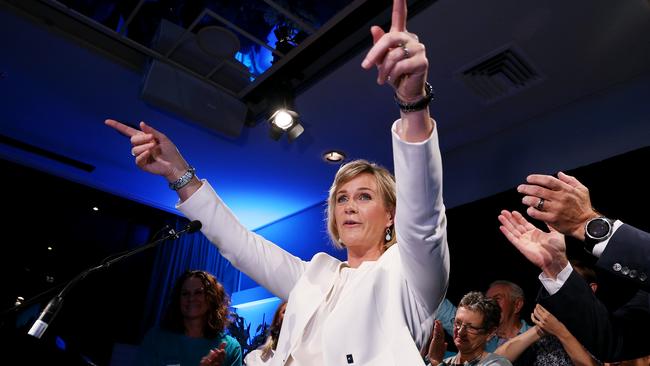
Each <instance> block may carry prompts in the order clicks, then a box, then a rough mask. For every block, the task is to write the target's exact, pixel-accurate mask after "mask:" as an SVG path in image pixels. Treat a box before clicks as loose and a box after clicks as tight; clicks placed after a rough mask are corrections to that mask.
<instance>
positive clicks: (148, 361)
mask: <svg viewBox="0 0 650 366" xmlns="http://www.w3.org/2000/svg"><path fill="white" fill-rule="evenodd" d="M221 343H226V348H225V349H226V358H225V361H224V363H223V366H241V364H242V354H241V347H240V346H239V342H237V340H236V339H235V338H233V337H231V336H229V335H226V334H223V335H220V336H218V337H216V338H212V339H207V338H192V337H188V336H186V335H184V334H178V333H173V332H170V331H167V330H163V329H160V328H152V329H150V330H149V331H148V332H147V334H146V335H145V336H144V339H143V340H142V344H141V346H140V351H139V353H138V363H137V364H138V365H146V366H199V363H200V362H201V358H203V357H204V356H206V355H207V354H208V353H209V352H210V350H212V349H214V348H219V345H220V344H221Z"/></svg>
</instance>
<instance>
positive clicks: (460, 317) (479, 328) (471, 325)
mask: <svg viewBox="0 0 650 366" xmlns="http://www.w3.org/2000/svg"><path fill="white" fill-rule="evenodd" d="M500 318H501V308H499V305H498V304H497V302H496V301H494V300H493V299H489V298H487V297H485V296H484V295H483V294H482V293H480V292H470V293H468V294H466V295H465V296H463V298H462V299H461V300H460V304H458V310H457V311H456V319H454V344H455V345H456V348H458V353H457V354H456V355H455V356H452V357H448V358H446V359H444V360H443V361H442V362H439V360H440V359H441V358H442V353H443V352H444V348H443V347H437V348H436V347H432V348H431V349H438V350H441V352H438V354H437V355H436V354H431V353H430V354H429V356H428V357H429V362H430V363H431V364H432V365H444V366H458V365H464V366H493V365H495V366H496V365H499V366H501V365H512V364H511V363H510V361H508V359H506V358H504V357H501V356H499V355H497V354H494V353H490V352H487V351H485V344H486V343H487V341H488V340H489V339H490V338H491V337H493V336H494V334H495V332H496V330H497V326H498V325H499V319H500ZM433 339H434V341H435V342H444V337H436V336H435V335H434V338H433Z"/></svg>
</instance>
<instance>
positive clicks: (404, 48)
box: [400, 44, 411, 59]
mask: <svg viewBox="0 0 650 366" xmlns="http://www.w3.org/2000/svg"><path fill="white" fill-rule="evenodd" d="M400 47H402V52H403V53H404V58H405V59H406V58H409V57H411V52H409V49H408V48H407V47H406V45H405V44H400Z"/></svg>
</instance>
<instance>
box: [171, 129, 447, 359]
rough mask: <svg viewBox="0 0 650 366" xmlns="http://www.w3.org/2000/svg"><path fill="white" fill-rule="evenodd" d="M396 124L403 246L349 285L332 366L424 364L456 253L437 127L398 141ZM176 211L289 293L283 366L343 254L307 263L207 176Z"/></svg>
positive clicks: (331, 328)
mask: <svg viewBox="0 0 650 366" xmlns="http://www.w3.org/2000/svg"><path fill="white" fill-rule="evenodd" d="M400 122H401V121H399V120H398V121H397V122H395V124H393V131H392V135H393V157H394V162H395V177H396V181H397V208H396V214H395V231H396V233H397V244H395V245H393V246H391V247H390V248H389V249H388V250H386V252H384V253H383V254H382V256H381V257H380V258H379V260H378V261H377V263H375V265H374V266H372V268H371V269H370V270H369V271H364V273H363V275H362V276H355V278H354V279H352V280H351V282H349V283H347V284H346V287H345V289H344V290H343V292H342V293H341V294H340V297H339V300H338V303H337V304H336V306H335V308H334V309H333V310H332V312H331V313H330V314H329V316H328V317H327V319H326V320H325V321H324V323H323V329H322V342H323V348H322V349H323V356H324V360H323V361H324V364H325V365H328V366H329V365H332V366H334V365H409V366H411V365H423V364H424V362H423V361H422V357H421V356H420V353H419V348H420V347H421V346H422V345H423V344H424V343H425V342H426V341H427V338H428V335H429V334H430V332H431V327H432V324H433V320H434V313H435V311H436V309H437V307H438V305H439V303H440V301H442V299H443V298H444V296H445V292H446V290H447V284H448V279H449V249H448V247H447V233H446V218H445V208H444V205H443V203H442V164H441V159H440V149H439V147H438V137H437V132H436V130H435V129H434V131H433V133H432V135H431V136H430V138H429V139H427V140H426V141H424V142H421V143H407V142H404V141H401V140H400V139H399V137H398V136H397V134H396V133H395V128H397V126H398V124H399V123H400ZM177 207H178V209H179V210H180V211H181V212H183V213H184V214H185V215H186V216H187V217H188V218H189V219H191V220H200V221H201V223H203V228H202V229H201V231H202V232H203V234H205V236H206V237H207V238H208V239H209V240H210V241H211V242H212V243H214V244H215V245H216V246H217V247H218V248H219V250H220V252H221V254H222V255H223V256H224V257H225V258H226V259H228V260H229V261H230V262H231V263H232V264H233V265H234V266H235V267H237V268H238V269H240V270H241V271H243V272H244V273H246V274H247V275H248V276H250V277H251V278H252V279H253V280H255V281H257V282H258V283H259V284H260V285H262V286H264V287H266V288H267V289H268V290H269V291H271V292H272V293H273V294H275V295H276V296H278V297H280V298H282V299H288V304H287V308H286V312H285V315H284V321H283V324H282V330H281V332H280V338H279V341H278V346H277V349H276V351H275V356H274V357H273V365H284V364H285V363H286V361H287V360H288V359H289V357H290V355H291V353H292V351H293V350H294V349H295V347H296V346H297V345H298V344H300V340H301V337H302V333H303V331H304V329H305V327H306V326H307V324H308V322H309V320H310V319H311V317H312V316H313V314H314V313H315V312H316V310H317V309H318V307H319V306H320V305H321V303H323V302H324V301H325V296H326V294H327V293H328V292H329V290H330V289H331V288H332V286H333V284H334V281H335V279H336V278H337V273H338V270H339V268H340V267H341V266H342V265H343V263H342V262H341V261H339V260H338V259H336V258H334V257H331V256H329V255H327V254H325V253H318V254H316V255H314V257H313V258H312V259H311V260H310V261H303V260H301V259H300V258H298V257H295V256H293V255H291V254H289V253H288V252H286V251H284V250H283V249H281V248H280V247H278V246H277V245H275V244H273V243H271V242H269V241H267V240H265V239H264V238H262V237H261V236H259V235H257V234H255V233H253V232H251V231H249V230H248V229H246V228H245V227H243V226H242V225H241V224H240V223H239V221H238V220H237V219H236V218H235V216H234V215H233V214H232V212H231V211H230V210H229V209H228V207H226V205H225V204H224V203H223V202H222V201H221V199H220V198H219V197H218V196H217V194H216V193H215V192H214V190H213V189H212V187H211V186H210V185H209V184H208V183H207V182H204V183H203V185H202V187H201V188H200V189H199V190H197V191H196V192H195V193H194V194H193V195H192V196H191V197H190V198H189V199H187V200H186V201H185V202H183V203H181V204H179V205H178V206H177Z"/></svg>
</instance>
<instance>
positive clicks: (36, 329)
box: [27, 220, 203, 338]
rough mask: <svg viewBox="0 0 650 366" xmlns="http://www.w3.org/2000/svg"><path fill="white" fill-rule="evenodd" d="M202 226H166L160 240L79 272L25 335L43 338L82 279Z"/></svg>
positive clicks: (195, 222) (192, 223)
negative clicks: (73, 287) (68, 295)
mask: <svg viewBox="0 0 650 366" xmlns="http://www.w3.org/2000/svg"><path fill="white" fill-rule="evenodd" d="M202 226H203V225H202V224H201V221H199V220H194V221H191V222H190V223H188V224H187V225H186V226H185V228H184V229H183V230H181V231H178V232H176V230H174V229H173V228H169V227H168V226H166V227H165V228H164V229H163V230H167V229H169V230H168V231H167V235H165V236H164V237H162V238H160V239H158V240H155V241H153V242H151V243H149V244H147V245H144V246H141V247H138V248H135V249H133V250H129V251H126V252H123V253H120V254H118V255H117V257H115V258H113V259H111V260H109V261H105V262H102V263H101V264H100V265H98V266H95V267H91V268H89V269H87V270H85V271H83V272H81V274H79V275H77V277H75V278H73V279H72V280H71V281H70V282H68V284H67V285H66V286H65V287H64V288H63V290H61V292H59V294H58V295H57V296H55V297H54V298H53V299H52V300H50V302H49V303H48V304H47V306H46V307H45V309H44V310H43V312H41V314H40V316H39V317H38V319H37V320H36V321H35V322H34V324H33V325H32V327H31V328H30V329H29V331H28V332H27V334H29V335H30V336H33V337H36V338H41V337H42V336H43V333H45V330H46V329H47V327H48V326H49V325H50V323H51V322H52V320H54V317H55V316H56V314H57V313H58V312H59V309H61V306H62V305H63V297H64V296H65V294H67V293H68V291H70V289H71V288H72V286H73V285H75V284H76V283H77V282H79V281H81V280H82V279H84V278H85V277H86V276H87V275H89V274H90V273H92V272H95V271H98V270H100V269H104V268H108V267H109V266H111V265H112V264H114V263H116V262H118V261H121V260H123V259H125V258H128V257H130V256H132V255H134V254H137V253H140V252H142V251H144V250H147V249H150V248H153V247H155V246H157V245H158V244H160V243H162V242H164V241H165V240H167V239H178V238H179V237H180V236H181V235H182V234H184V233H190V234H191V233H194V232H196V231H198V230H199V229H201V227H202Z"/></svg>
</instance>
